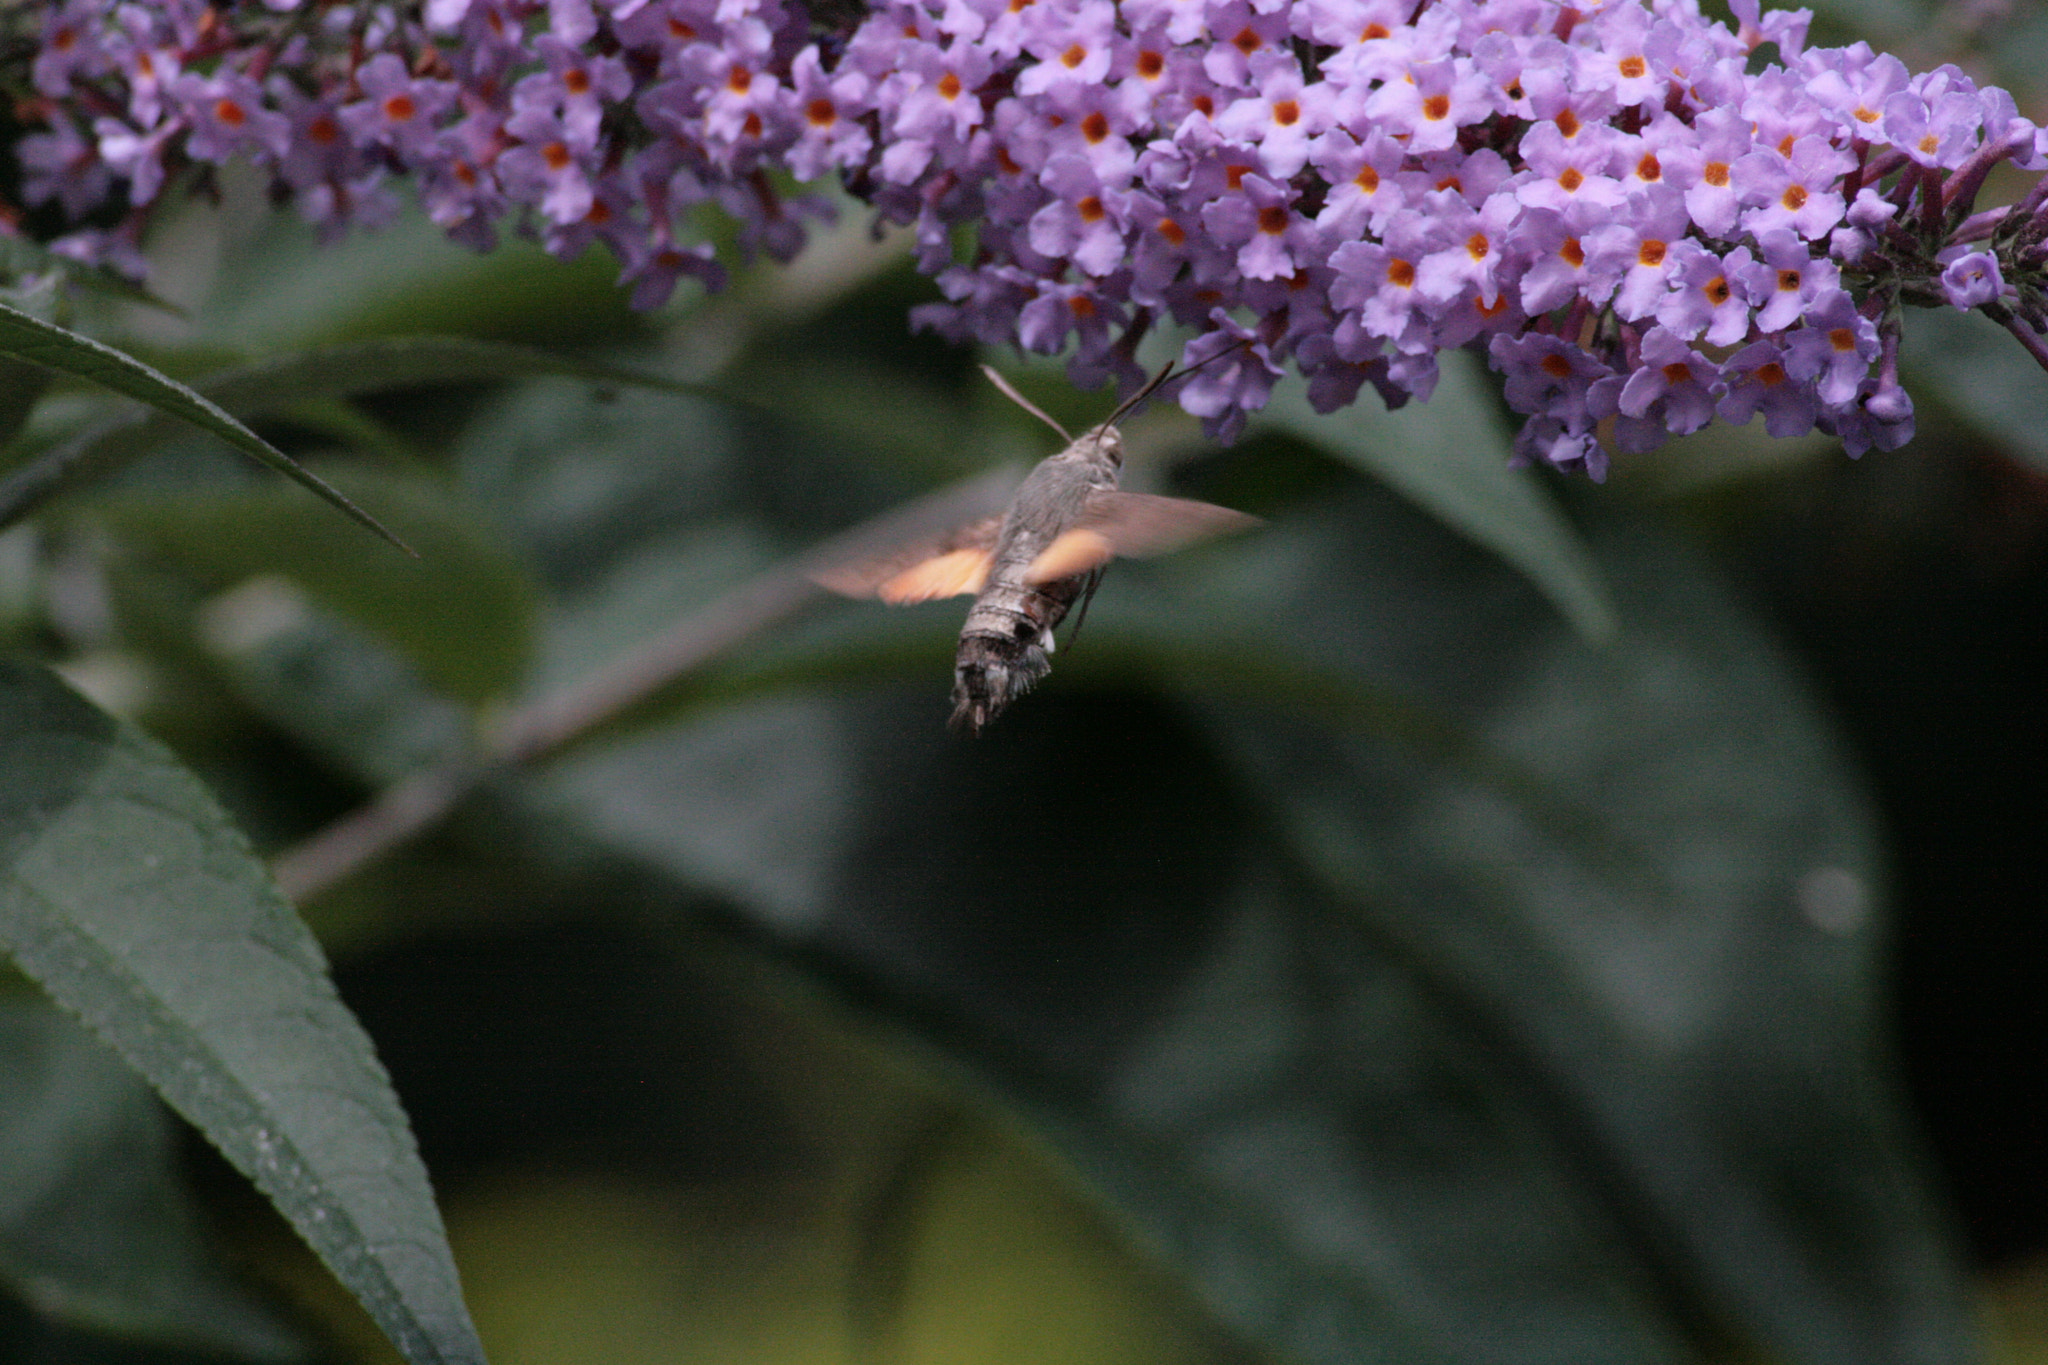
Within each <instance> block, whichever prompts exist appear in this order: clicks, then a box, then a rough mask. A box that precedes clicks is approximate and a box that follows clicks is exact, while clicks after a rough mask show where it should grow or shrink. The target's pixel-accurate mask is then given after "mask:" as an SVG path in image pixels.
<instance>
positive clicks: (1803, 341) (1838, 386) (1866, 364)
mask: <svg viewBox="0 0 2048 1365" xmlns="http://www.w3.org/2000/svg"><path fill="white" fill-rule="evenodd" d="M1784 346H1785V368H1786V370H1787V371H1788V372H1790V374H1791V375H1792V377H1793V378H1794V379H1799V380H1812V381H1814V387H1815V392H1817V393H1818V394H1819V395H1820V401H1821V402H1822V403H1824V404H1826V405H1827V406H1828V407H1830V408H1840V407H1843V406H1845V405H1847V404H1848V403H1850V402H1852V401H1853V400H1854V399H1855V397H1856V393H1857V390H1858V389H1859V388H1860V387H1861V386H1862V383H1863V380H1864V377H1865V376H1866V375H1868V374H1869V373H1870V365H1871V362H1872V361H1874V360H1876V359H1877V356H1878V350H1879V347H1878V339H1877V324H1876V323H1874V322H1872V321H1871V320H1870V319H1869V318H1866V317H1864V316H1863V315H1862V314H1861V313H1859V312H1858V311H1857V310H1856V300H1854V299H1852V298H1850V297H1849V295H1848V294H1847V293H1846V292H1844V291H1842V290H1840V289H1834V290H1830V291H1828V292H1827V293H1825V294H1822V295H1820V296H1819V297H1818V298H1816V299H1815V300H1814V301H1813V305H1812V306H1811V307H1810V308H1808V309H1807V312H1806V325H1805V326H1804V327H1801V328H1798V329H1797V330H1795V331H1792V332H1788V333H1786V334H1785V339H1784Z"/></svg>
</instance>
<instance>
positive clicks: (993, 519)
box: [813, 365, 1259, 734]
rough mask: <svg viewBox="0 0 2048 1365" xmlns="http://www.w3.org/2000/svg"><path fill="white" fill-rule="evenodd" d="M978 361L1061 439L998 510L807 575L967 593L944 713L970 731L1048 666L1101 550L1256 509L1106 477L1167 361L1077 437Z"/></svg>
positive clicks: (1157, 540) (1205, 527)
mask: <svg viewBox="0 0 2048 1365" xmlns="http://www.w3.org/2000/svg"><path fill="white" fill-rule="evenodd" d="M982 371H983V373H985V374H987V375H988V377H989V379H990V380H991V381H992V382H993V383H994V384H995V386H996V387H997V388H999V389H1001V390H1002V392H1003V393H1004V395H1005V396H1006V397H1008V398H1009V399H1010V400H1011V401H1012V402H1014V403H1016V404H1017V405H1018V406H1019V407H1021V408H1023V409H1024V410H1025V411H1026V412H1029V413H1030V414H1032V415H1033V416H1034V417H1037V418H1038V419H1039V420H1040V421H1042V422H1044V423H1045V424H1046V425H1047V426H1049V427H1051V428H1052V429H1053V430H1054V431H1057V432H1059V434H1060V437H1061V439H1062V440H1065V441H1066V442H1067V447H1066V449H1064V450H1062V451H1060V452H1059V453H1058V454H1056V455H1049V456H1047V457H1046V458H1045V459H1043V460H1041V461H1039V463H1038V465H1037V467H1036V468H1034V469H1033V470H1032V471H1031V472H1030V473H1029V474H1028V475H1026V476H1025V479H1024V482H1023V483H1022V484H1021V485H1019V486H1018V488H1017V491H1016V493H1015V494H1014V495H1012V497H1011V499H1010V502H1009V505H1008V507H1007V508H1006V509H1005V510H1004V511H1003V512H1001V513H1000V514H998V515H995V516H987V517H982V518H979V519H977V520H974V521H970V522H967V523H965V524H964V525H958V526H954V527H952V528H950V529H948V530H945V531H943V532H941V533H939V534H937V535H933V536H927V537H922V538H919V539H916V540H912V541H909V542H905V543H903V544H900V545H898V546H896V547H895V548H893V549H892V550H890V551H888V552H886V553H881V554H877V555H873V556H868V557H863V558H859V559H857V560H855V561H853V562H851V563H847V564H844V565H841V566H838V567H835V568H831V569H828V570H825V571H823V572H820V573H818V574H815V575H814V576H813V577H814V580H815V581H816V582H817V583H818V584H820V585H821V586H823V587H826V588H829V589H831V590H832V591H833V592H837V593H842V594H844V595H846V596H848V597H879V598H880V599H881V600H882V601H884V602H887V603H889V604H891V605H893V606H903V605H907V604H909V603H913V602H928V601H931V600H932V599H934V598H939V597H954V596H960V595H964V594H972V595H973V597H974V605H973V606H971V607H970V608H968V611H967V622H966V624H965V625H964V626H963V627H962V628H961V630H960V648H959V652H958V654H957V656H956V657H955V661H954V668H953V718H952V722H951V723H952V724H953V725H954V726H955V727H959V726H965V727H966V728H967V729H968V730H969V731H970V732H971V733H974V734H979V733H981V731H982V729H983V728H984V727H985V726H987V725H988V723H989V722H990V721H992V720H994V719H995V718H996V717H997V716H998V715H999V714H1001V713H1002V711H1003V709H1004V708H1005V707H1007V706H1008V705H1009V704H1010V703H1011V702H1013V701H1015V700H1016V699H1017V698H1018V697H1020V696H1022V695H1023V694H1024V693H1025V692H1027V691H1029V690H1030V688H1031V686H1032V684H1034V683H1036V682H1037V681H1038V680H1039V679H1040V678H1043V677H1044V676H1045V675H1046V673H1047V672H1049V671H1050V669H1051V667H1052V665H1051V660H1050V658H1049V656H1050V655H1051V654H1052V652H1053V629H1054V628H1055V627H1056V626H1058V625H1059V624H1060V622H1061V621H1063V620H1065V619H1066V616H1067V613H1068V612H1069V611H1070V610H1071V609H1072V608H1073V606H1074V605H1075V603H1076V602H1078V603H1080V604H1081V608H1082V613H1083V614H1084V615H1085V614H1086V611H1087V604H1088V601H1089V599H1090V598H1092V597H1093V596H1094V594H1095V589H1096V587H1097V585H1099V584H1100V583H1101V581H1102V574H1103V571H1104V570H1105V569H1106V568H1107V567H1108V564H1109V561H1110V560H1111V559H1113V558H1115V557H1117V556H1119V555H1124V556H1131V557H1137V558H1143V557H1145V556H1149V555H1158V554H1165V553H1167V552H1168V551H1170V550H1177V549H1180V548H1181V547H1183V546H1185V545H1190V544H1193V543H1194V542H1196V541H1199V540H1205V539H1207V538H1209V537H1211V536H1217V535H1222V534H1225V533H1227V532H1231V531H1241V530H1245V529H1247V528H1249V527H1252V526H1256V525H1258V524H1259V519H1258V518H1257V517H1253V516H1249V515H1247V514H1245V513H1243V512H1234V511H1232V510H1231V509H1229V508H1227V507H1218V506H1216V505H1214V504H1213V503H1206V502H1196V501H1193V500H1192V499H1189V498H1168V497H1160V496H1157V495H1155V494H1150V493H1126V492H1124V491H1123V490H1122V489H1121V488H1119V487H1118V486H1117V484H1118V479H1119V476H1120V475H1121V473H1122V470H1123V435H1122V433H1121V432H1119V431H1118V430H1117V428H1116V423H1117V422H1118V421H1120V420H1121V419H1122V418H1123V417H1124V416H1125V415H1126V414H1127V413H1129V412H1130V410H1131V409H1132V408H1134V407H1136V406H1137V405H1138V404H1139V403H1141V402H1143V401H1144V400H1145V399H1147V398H1149V397H1151V396H1152V394H1153V393H1155V392H1156V391H1157V390H1158V389H1159V387H1160V385H1162V384H1164V383H1165V382H1166V381H1167V380H1168V379H1170V378H1173V377H1174V369H1173V366H1171V365H1168V366H1167V367H1166V368H1165V369H1162V370H1161V371H1160V372H1159V373H1158V374H1157V375H1155V376H1154V377H1153V378H1152V380H1151V381H1150V382H1149V383H1147V384H1146V385H1145V386H1144V387H1143V388H1142V389H1140V390H1139V391H1138V393H1137V394H1135V395H1134V396H1133V397H1132V398H1131V399H1130V400H1129V401H1128V402H1126V403H1124V404H1123V405H1122V406H1120V407H1119V408H1118V409H1117V410H1116V411H1115V412H1114V413H1112V414H1111V415H1110V416H1109V418H1108V420H1106V421H1104V422H1103V423H1102V424H1101V425H1100V426H1097V427H1094V428H1092V429H1090V430H1088V431H1086V432H1084V433H1082V434H1081V435H1080V436H1078V437H1075V436H1069V435H1068V434H1067V432H1066V430H1065V429H1064V428H1062V427H1061V426H1060V424H1059V423H1058V422H1055V421H1054V420H1053V419H1052V418H1050V417H1048V416H1046V415H1045V413H1043V412H1040V411H1039V410H1038V408H1037V407H1035V406H1034V405H1033V404H1032V403H1031V402H1030V401H1029V400H1027V399H1026V398H1025V397H1024V396H1023V395H1022V394H1020V393H1018V392H1017V391H1016V390H1015V389H1014V388H1012V387H1011V386H1010V384H1009V382H1008V381H1007V380H1005V379H1004V378H1003V377H1002V376H1001V375H999V374H997V373H996V372H995V371H994V370H992V369H990V368H989V367H988V366H986V365H984V366H982ZM1182 373H1186V371H1182Z"/></svg>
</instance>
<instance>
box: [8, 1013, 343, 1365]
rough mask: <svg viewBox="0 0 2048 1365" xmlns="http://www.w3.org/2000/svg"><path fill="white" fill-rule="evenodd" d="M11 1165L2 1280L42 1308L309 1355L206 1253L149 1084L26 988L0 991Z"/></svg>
mask: <svg viewBox="0 0 2048 1365" xmlns="http://www.w3.org/2000/svg"><path fill="white" fill-rule="evenodd" d="M0 1170H4V1171H5V1172H6V1173H7V1178H6V1180H5V1181H0V1281H5V1282H6V1283H7V1284H8V1286H9V1287H10V1288H11V1289H12V1290H13V1291H14V1292H15V1294H17V1295H18V1296H19V1297H20V1298H21V1299H23V1300H24V1301H25V1302H27V1303H29V1304H32V1305H34V1306H35V1308H36V1309H37V1310H38V1311H40V1312H42V1313H45V1314H47V1315H49V1316H50V1317H53V1318H57V1319H59V1320H61V1321H65V1322H70V1323H75V1324H77V1325H79V1326H82V1327H86V1328H89V1329H93V1330H97V1331H102V1332H108V1333H111V1334H114V1335H118V1336H128V1337H137V1338H140V1339H142V1340H145V1341H152V1342H160V1343H162V1344H164V1345H167V1346H186V1347H198V1348H200V1349H205V1350H212V1351H225V1352H227V1353H228V1354H230V1355H234V1356H238V1357H241V1358H243V1359H247V1360H286V1359H291V1358H293V1357H296V1356H298V1355H300V1354H302V1349H301V1346H300V1343H298V1342H297V1341H296V1340H295V1339H294V1338H293V1336H292V1334H291V1333H290V1332H289V1331H287V1330H286V1329H285V1327H284V1326H283V1324H281V1323H279V1322H278V1321H276V1320H275V1319H274V1318H273V1317H272V1316H271V1315H270V1314H269V1313H268V1312H266V1311H265V1310H264V1309H263V1308H261V1307H260V1306H258V1305H257V1304H256V1303H255V1301H253V1300H252V1299H251V1298H250V1297H249V1296H248V1295H247V1294H246V1293H245V1292H244V1291H243V1290H242V1289H240V1288H239V1287H238V1286H237V1285H235V1284H234V1283H233V1281H231V1280H229V1279H228V1278H227V1277H226V1276H225V1275H224V1274H223V1273H222V1271H221V1268H220V1266H219V1265H218V1264H216V1262H215V1260H214V1258H213V1257H212V1256H211V1255H210V1254H209V1253H208V1250H207V1247H206V1240H205V1237H204V1234H203V1231H202V1228H201V1226H200V1221H199V1216H198V1211H197V1209H196V1208H195V1207H194V1206H193V1204H192V1201H191V1198H190V1196H189V1195H188V1194H187V1192H186V1190H185V1187H184V1184H183V1182H182V1181H181V1179H180V1178H179V1171H178V1151H177V1134H176V1132H175V1130H174V1129H173V1126H172V1124H171V1122H170V1119H169V1117H168V1116H167V1115H166V1114H165V1113H164V1110H163V1106H162V1105H160V1104H158V1103H157V1100H156V1097H155V1096H154V1095H152V1094H151V1093H150V1091H149V1087H148V1086H147V1085H145V1084H144V1083H143V1081H142V1078H141V1077H139V1076H137V1075H136V1074H135V1073H134V1071H132V1070H130V1069H129V1068H128V1067H127V1066H125V1065H123V1064H122V1062H121V1059H120V1058H119V1057H117V1056H115V1055H114V1054H113V1053H112V1052H110V1051H108V1050H107V1048H106V1047H104V1046H102V1045H101V1044H100V1043H99V1042H98V1041H97V1040H96V1039H94V1038H93V1037H92V1036H91V1035H89V1034H88V1033H86V1032H85V1030H84V1029H82V1028H80V1027H79V1026H78V1024H77V1022H76V1021H75V1020H72V1019H70V1018H68V1017H66V1016H65V1015H63V1014H62V1013H60V1012H59V1011H58V1010H57V1009H56V1008H55V1007H54V1006H52V1005H51V1004H50V1003H49V1001H47V1000H44V999H41V998H38V997H36V996H33V995H31V994H29V993H28V992H26V991H24V992H22V993H21V994H20V995H18V996H16V997H14V998H8V999H0Z"/></svg>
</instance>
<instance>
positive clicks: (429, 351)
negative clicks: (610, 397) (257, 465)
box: [196, 337, 713, 416]
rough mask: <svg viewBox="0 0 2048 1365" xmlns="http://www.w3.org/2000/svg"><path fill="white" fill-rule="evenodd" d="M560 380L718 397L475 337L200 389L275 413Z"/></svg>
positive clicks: (353, 349) (318, 362)
mask: <svg viewBox="0 0 2048 1365" xmlns="http://www.w3.org/2000/svg"><path fill="white" fill-rule="evenodd" d="M537 375H558V376H564V377H568V378H575V379H588V380H592V381H594V382H596V383H601V384H617V385H621V386H626V387H631V388H647V389H655V390H659V391H661V392H665V393H683V394H690V395H693V396H697V397H709V396H713V390H712V389H710V388H709V387H707V386H705V385H701V384H690V383H686V382H684V381H681V380H675V379H668V378H664V377H663V376H661V375H656V374H648V373H646V372H644V371H640V370H633V369H628V368H626V367H624V366H620V365H607V364H603V363H601V362H597V361H591V360H582V359H578V358H576V357H573V356H565V355H557V354H555V353H553V352H551V351H544V350H540V349H538V348H537V347H533V346H514V345H510V344H508V343H506V342H500V341H480V340H476V339H474V338H470V337H387V338H379V339H376V340H371V341H352V342H341V343H337V344H334V345H330V346H317V347H312V348H309V349H307V350H303V351H296V352H292V353H290V354H286V355H280V356H274V357H270V358H267V359H263V360H257V361H252V362H250V363H248V364H246V365H238V366H235V367H233V368H231V369H227V370H222V371H219V372H218V373H215V374H211V375H208V376H207V377H206V378H204V379H202V380H200V381H199V382H198V384H197V385H196V387H197V388H198V389H199V390H200V391H201V392H203V393H204V394H205V395H206V396H207V397H208V398H210V399H212V400H213V401H214V402H216V403H218V404H219V405H220V406H221V407H223V408H226V409H227V410H228V411H230V412H236V413H241V414H243V415H244V416H247V415H251V414H255V413H261V412H270V411H275V410H276V409H277V408H279V407H280V406H284V405H287V404H292V403H299V402H303V401H304V400H306V399H308V398H316V397H320V398H345V397H352V396H354V395H357V394H365V393H381V392H383V391H385V390H387V389H407V388H428V387H432V386H435V385H441V384H463V383H477V382H480V381H485V380H496V379H530V378H533V377H535V376H537Z"/></svg>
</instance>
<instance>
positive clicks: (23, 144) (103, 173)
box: [15, 117, 114, 218]
mask: <svg viewBox="0 0 2048 1365" xmlns="http://www.w3.org/2000/svg"><path fill="white" fill-rule="evenodd" d="M15 155H16V156H17V157H19V158H20V160H21V168H22V185H21V194H22V198H23V199H25V200H27V201H28V202H29V203H30V204H44V203H48V202H49V201H51V200H53V199H54V200H56V201H57V203H58V205H59V206H60V207H62V208H63V210H64V212H65V213H66V214H68V215H70V216H71V217H73V218H83V217H84V216H85V215H86V214H87V213H89V212H91V211H92V210H93V209H95V208H97V207H98V206H99V204H100V202H101V200H103V199H105V198H106V196H107V192H108V191H109V190H110V189H111V188H112V187H113V181H114V172H113V170H112V168H110V167H109V166H108V165H107V164H106V162H104V161H102V160H101V159H100V147H99V143H98V142H97V141H96V140H94V139H92V138H88V137H86V136H85V135H84V134H83V133H81V132H79V131H78V128H77V125H75V124H73V123H72V122H71V120H70V119H68V118H61V117H60V118H55V119H52V120H51V122H50V127H49V131H47V132H42V133H30V134H29V135H28V136H26V137H24V138H23V139H22V140H21V141H20V143H18V144H17V145H16V147H15Z"/></svg>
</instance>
